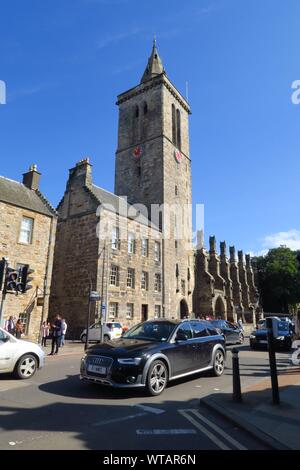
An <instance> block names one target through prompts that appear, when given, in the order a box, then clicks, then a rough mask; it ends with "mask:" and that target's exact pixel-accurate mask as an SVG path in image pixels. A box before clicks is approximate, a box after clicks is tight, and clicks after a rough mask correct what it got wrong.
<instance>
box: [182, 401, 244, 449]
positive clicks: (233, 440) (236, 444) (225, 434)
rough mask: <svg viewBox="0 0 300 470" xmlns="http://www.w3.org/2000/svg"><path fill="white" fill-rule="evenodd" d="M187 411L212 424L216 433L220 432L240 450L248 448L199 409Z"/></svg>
mask: <svg viewBox="0 0 300 470" xmlns="http://www.w3.org/2000/svg"><path fill="white" fill-rule="evenodd" d="M186 411H189V412H191V413H193V414H194V415H195V416H196V417H197V418H198V419H200V420H201V421H203V422H204V423H205V424H207V426H210V427H211V428H212V429H213V430H214V431H215V432H216V433H218V434H220V436H222V437H223V438H224V439H226V440H227V441H228V442H230V444H232V445H234V446H235V447H236V448H237V449H238V450H247V448H246V447H244V446H243V445H242V444H240V443H239V442H238V441H236V440H235V439H234V438H233V437H231V436H230V435H229V434H227V433H226V432H225V431H223V429H221V428H220V427H219V426H217V425H216V424H215V423H213V422H212V421H210V420H209V419H207V418H205V417H204V416H202V415H201V414H200V413H199V411H198V410H186Z"/></svg>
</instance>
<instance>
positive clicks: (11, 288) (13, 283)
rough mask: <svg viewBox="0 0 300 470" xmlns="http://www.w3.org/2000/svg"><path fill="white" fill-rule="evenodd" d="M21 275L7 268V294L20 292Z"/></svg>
mask: <svg viewBox="0 0 300 470" xmlns="http://www.w3.org/2000/svg"><path fill="white" fill-rule="evenodd" d="M18 281H19V273H18V271H16V270H15V269H14V268H7V270H6V279H5V290H6V291H7V292H18V291H19V288H18V285H19V282H18Z"/></svg>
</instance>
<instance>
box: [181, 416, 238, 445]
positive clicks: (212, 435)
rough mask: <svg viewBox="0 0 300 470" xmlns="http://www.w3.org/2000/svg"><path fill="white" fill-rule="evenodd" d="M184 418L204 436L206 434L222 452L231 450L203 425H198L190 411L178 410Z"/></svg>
mask: <svg viewBox="0 0 300 470" xmlns="http://www.w3.org/2000/svg"><path fill="white" fill-rule="evenodd" d="M178 411H179V413H180V414H182V416H184V417H185V418H186V419H187V420H188V421H190V422H191V423H192V424H193V425H194V426H195V427H196V428H197V429H199V431H201V432H202V433H203V434H205V435H206V436H207V437H208V438H209V439H210V440H211V441H212V442H214V443H215V444H216V446H217V447H219V448H220V449H222V450H230V448H229V447H227V445H225V444H224V442H222V441H220V439H218V437H217V436H215V435H214V434H212V433H211V432H210V431H209V430H208V429H206V428H205V427H204V426H202V424H200V423H198V421H196V420H195V419H194V418H193V417H192V416H189V415H188V413H187V411H189V410H178Z"/></svg>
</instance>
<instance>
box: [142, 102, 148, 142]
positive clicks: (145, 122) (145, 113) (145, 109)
mask: <svg viewBox="0 0 300 470" xmlns="http://www.w3.org/2000/svg"><path fill="white" fill-rule="evenodd" d="M141 133H142V135H141V138H142V140H145V139H146V138H147V133H148V104H147V102H146V101H144V103H143V118H142V128H141Z"/></svg>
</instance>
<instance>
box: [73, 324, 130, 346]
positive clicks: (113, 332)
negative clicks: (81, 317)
mask: <svg viewBox="0 0 300 470" xmlns="http://www.w3.org/2000/svg"><path fill="white" fill-rule="evenodd" d="M103 326H104V331H103V339H104V341H109V340H111V339H118V338H121V336H122V333H123V329H122V325H121V323H118V322H106V323H104V325H103ZM100 334H101V324H100V322H96V323H94V324H93V325H91V326H90V328H89V341H100V340H101V338H100ZM80 339H81V341H82V342H83V343H85V340H86V328H85V329H84V330H83V332H82V333H81V335H80Z"/></svg>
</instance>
